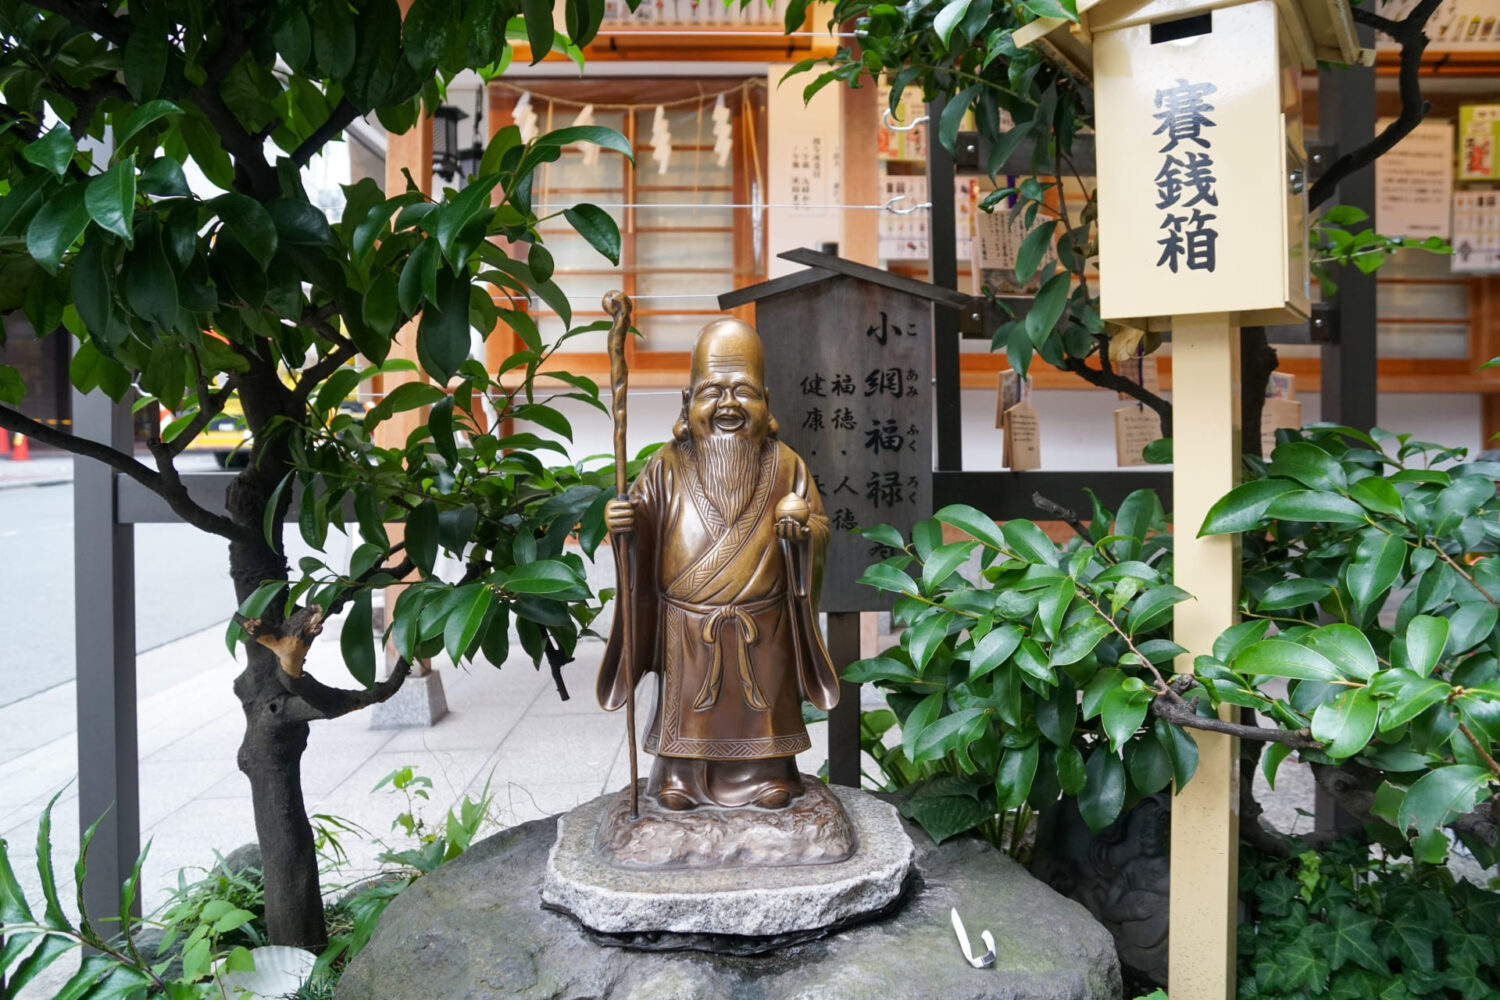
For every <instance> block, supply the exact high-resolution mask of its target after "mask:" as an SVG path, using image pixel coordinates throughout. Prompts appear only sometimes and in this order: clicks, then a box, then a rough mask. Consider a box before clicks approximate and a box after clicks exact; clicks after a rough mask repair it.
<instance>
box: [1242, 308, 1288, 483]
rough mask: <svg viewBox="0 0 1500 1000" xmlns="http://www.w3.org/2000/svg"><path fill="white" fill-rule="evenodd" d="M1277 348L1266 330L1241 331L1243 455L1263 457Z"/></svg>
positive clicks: (1248, 327) (1260, 327)
mask: <svg viewBox="0 0 1500 1000" xmlns="http://www.w3.org/2000/svg"><path fill="white" fill-rule="evenodd" d="M1278 360H1279V359H1278V358H1277V356H1276V348H1274V347H1272V346H1271V344H1270V342H1269V341H1267V340H1266V328H1265V327H1263V326H1247V327H1245V328H1244V329H1242V330H1241V331H1240V453H1241V454H1243V455H1247V456H1248V455H1259V454H1260V422H1261V413H1262V411H1264V409H1265V406H1266V383H1267V382H1269V381H1270V379H1271V373H1272V372H1274V371H1275V370H1276V363H1277V361H1278Z"/></svg>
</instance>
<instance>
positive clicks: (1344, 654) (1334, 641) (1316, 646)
mask: <svg viewBox="0 0 1500 1000" xmlns="http://www.w3.org/2000/svg"><path fill="white" fill-rule="evenodd" d="M1301 641H1302V642H1303V644H1304V645H1306V646H1307V647H1308V648H1309V649H1313V650H1316V651H1317V652H1319V653H1322V654H1323V655H1324V656H1325V657H1327V658H1328V659H1329V661H1331V662H1332V663H1333V664H1334V665H1335V666H1336V667H1337V668H1338V670H1339V672H1340V673H1341V674H1343V675H1344V676H1345V677H1351V678H1355V679H1358V680H1369V679H1370V677H1371V675H1373V674H1374V673H1375V671H1376V670H1377V669H1379V663H1378V662H1377V661H1376V659H1375V650H1374V648H1373V647H1371V645H1370V640H1369V639H1367V638H1365V634H1364V633H1363V632H1361V631H1360V630H1359V629H1357V628H1355V627H1354V626H1353V625H1345V624H1343V623H1339V624H1336V625H1325V626H1323V627H1322V628H1319V629H1316V630H1315V631H1313V632H1310V633H1308V634H1307V635H1305V636H1303V637H1302V640H1301Z"/></svg>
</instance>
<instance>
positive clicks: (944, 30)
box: [932, 0, 1024, 280]
mask: <svg viewBox="0 0 1500 1000" xmlns="http://www.w3.org/2000/svg"><path fill="white" fill-rule="evenodd" d="M969 2H970V0H948V2H947V3H944V4H943V9H942V10H940V11H938V13H937V16H936V17H934V18H933V19H932V30H933V31H935V32H937V35H938V37H939V38H941V39H942V40H943V45H944V46H948V45H950V44H951V42H952V39H953V29H954V28H956V27H958V22H959V21H962V20H963V17H964V15H965V14H967V13H968V12H969ZM1023 280H1024V279H1023Z"/></svg>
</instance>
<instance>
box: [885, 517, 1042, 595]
mask: <svg viewBox="0 0 1500 1000" xmlns="http://www.w3.org/2000/svg"><path fill="white" fill-rule="evenodd" d="M932 516H933V517H934V518H936V519H937V520H938V521H941V522H942V523H943V524H946V525H950V526H951V527H954V528H957V529H958V530H960V531H965V532H968V534H969V535H970V536H971V537H973V538H977V539H978V540H979V541H980V542H982V543H983V544H984V545H986V546H988V547H990V548H992V549H1004V548H1005V547H1006V541H1005V536H1003V535H1002V534H1001V533H1000V528H999V527H998V526H996V524H995V522H994V520H993V519H992V518H990V517H987V516H986V515H985V514H983V513H981V512H980V511H978V510H975V509H974V508H973V507H969V506H967V505H965V504H952V505H950V506H948V507H944V508H943V509H942V510H940V511H938V512H937V513H936V514H934V515H932ZM1049 544H1050V543H1049ZM1053 558H1054V559H1055V558H1056V556H1054V557H1053ZM913 590H915V588H913Z"/></svg>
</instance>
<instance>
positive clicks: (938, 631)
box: [901, 612, 953, 671]
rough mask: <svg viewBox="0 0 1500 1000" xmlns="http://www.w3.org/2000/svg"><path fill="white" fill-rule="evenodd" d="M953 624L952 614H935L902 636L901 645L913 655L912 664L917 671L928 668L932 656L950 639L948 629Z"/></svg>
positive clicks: (923, 618) (929, 615)
mask: <svg viewBox="0 0 1500 1000" xmlns="http://www.w3.org/2000/svg"><path fill="white" fill-rule="evenodd" d="M952 623H953V615H952V614H951V613H944V612H934V613H931V614H927V615H924V616H923V617H922V618H921V619H920V620H919V621H918V622H917V623H916V624H915V625H913V626H912V627H911V628H909V629H907V630H906V632H905V634H903V635H902V637H901V644H902V645H903V646H905V647H906V650H907V652H908V653H909V654H910V655H911V662H912V664H913V665H914V666H916V668H917V670H919V671H920V670H922V669H924V668H925V667H926V666H927V662H928V661H929V660H931V659H932V654H933V653H935V652H937V648H938V647H939V646H941V645H942V644H943V642H944V640H946V639H947V638H948V627H949V626H950V625H951V624H952Z"/></svg>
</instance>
